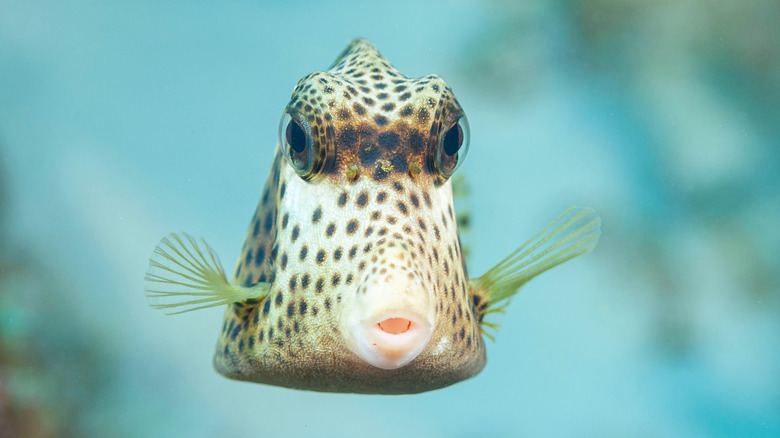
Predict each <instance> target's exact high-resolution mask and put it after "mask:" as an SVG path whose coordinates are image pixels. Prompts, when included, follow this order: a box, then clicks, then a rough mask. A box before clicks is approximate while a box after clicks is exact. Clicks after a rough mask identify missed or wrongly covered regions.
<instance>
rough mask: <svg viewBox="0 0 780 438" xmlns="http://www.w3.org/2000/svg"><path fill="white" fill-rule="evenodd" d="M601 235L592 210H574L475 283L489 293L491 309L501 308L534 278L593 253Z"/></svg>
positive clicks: (570, 209) (556, 220)
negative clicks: (504, 301) (503, 302)
mask: <svg viewBox="0 0 780 438" xmlns="http://www.w3.org/2000/svg"><path fill="white" fill-rule="evenodd" d="M600 235H601V218H600V217H599V215H598V214H597V213H596V212H595V211H594V210H593V209H592V208H581V207H571V208H569V209H568V210H566V211H565V212H564V213H563V214H562V215H560V216H559V217H558V218H557V219H555V220H554V221H552V223H550V225H547V227H545V228H544V229H543V230H542V231H541V232H539V234H537V235H536V236H534V237H533V238H531V240H529V241H528V242H526V243H524V244H523V245H522V246H521V247H520V248H518V249H517V250H515V251H514V252H513V253H512V254H510V255H509V257H507V258H505V259H504V260H502V261H501V262H500V263H498V264H497V265H496V266H495V267H493V268H492V269H490V270H489V271H487V272H486V273H485V274H484V275H483V276H481V277H479V278H477V279H475V280H473V283H472V284H473V286H474V287H475V288H477V289H479V290H484V291H485V292H486V293H487V295H488V296H489V297H490V308H491V309H495V308H501V306H497V304H499V303H501V302H502V301H503V300H506V299H508V298H510V297H512V296H513V295H514V294H515V293H517V291H518V290H519V289H520V287H521V286H523V285H524V284H525V283H527V282H528V281H529V280H531V279H532V278H534V277H536V276H537V275H539V274H541V273H542V272H544V271H546V270H548V269H550V268H552V267H555V266H558V265H560V264H561V263H563V262H565V261H567V260H570V259H572V258H574V257H577V256H578V255H582V254H585V253H586V252H588V251H590V250H592V249H593V248H594V247H595V246H596V244H597V243H598V240H599V236H600ZM488 312H490V310H488Z"/></svg>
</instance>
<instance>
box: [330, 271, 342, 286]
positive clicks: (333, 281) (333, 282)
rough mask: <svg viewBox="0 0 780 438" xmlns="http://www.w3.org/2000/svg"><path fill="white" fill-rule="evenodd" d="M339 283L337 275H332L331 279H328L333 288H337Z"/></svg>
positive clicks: (339, 277)
mask: <svg viewBox="0 0 780 438" xmlns="http://www.w3.org/2000/svg"><path fill="white" fill-rule="evenodd" d="M340 281H341V275H339V273H338V272H337V273H335V274H333V278H331V279H330V283H331V284H332V285H333V286H334V287H335V286H338V284H339V282H340Z"/></svg>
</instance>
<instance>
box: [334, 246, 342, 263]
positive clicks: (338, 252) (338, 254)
mask: <svg viewBox="0 0 780 438" xmlns="http://www.w3.org/2000/svg"><path fill="white" fill-rule="evenodd" d="M333 260H335V261H339V260H341V247H338V248H336V250H335V251H333Z"/></svg>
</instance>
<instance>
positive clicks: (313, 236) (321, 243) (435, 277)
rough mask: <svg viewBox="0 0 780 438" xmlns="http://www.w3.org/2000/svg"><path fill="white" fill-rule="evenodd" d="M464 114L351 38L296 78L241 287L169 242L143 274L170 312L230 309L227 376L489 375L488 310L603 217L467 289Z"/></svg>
mask: <svg viewBox="0 0 780 438" xmlns="http://www.w3.org/2000/svg"><path fill="white" fill-rule="evenodd" d="M468 141H469V127H468V122H467V120H466V116H465V112H464V111H463V108H462V107H461V105H460V104H459V102H458V101H457V99H456V98H455V96H454V94H453V93H452V90H451V89H450V87H449V86H447V84H446V83H445V82H444V81H443V80H442V79H441V78H440V77H439V76H436V75H429V76H425V77H422V78H409V77H406V76H404V75H403V74H402V73H400V72H399V71H398V70H396V69H395V68H393V67H392V66H391V65H390V64H389V63H388V62H387V60H385V59H384V58H383V57H382V56H381V55H380V54H379V52H378V51H377V50H376V48H375V47H374V46H373V45H372V44H371V43H370V42H368V41H366V40H363V39H356V40H354V41H352V42H351V43H350V44H349V45H348V46H347V48H346V49H345V50H344V52H343V53H342V54H341V55H340V56H339V57H338V58H337V59H336V61H335V62H334V63H333V65H332V66H331V67H330V68H329V69H328V70H327V71H318V72H314V73H311V74H309V75H307V76H305V77H304V78H302V79H301V80H300V81H299V82H298V84H297V86H296V88H295V90H294V91H293V94H292V97H291V99H290V101H289V103H288V104H287V106H286V107H285V109H284V111H283V117H282V121H281V124H280V128H279V141H278V144H277V147H276V150H275V158H274V161H273V164H272V167H271V172H270V174H269V176H268V179H267V181H266V185H265V188H264V190H263V192H262V195H261V199H260V203H259V205H258V207H257V210H256V211H255V214H254V217H253V219H252V221H251V223H250V226H249V229H248V232H247V236H246V239H245V241H244V245H243V248H242V251H241V255H240V257H239V260H238V262H237V265H236V268H235V274H234V276H233V279H232V281H230V282H228V281H227V279H226V278H225V277H226V276H225V274H224V272H223V271H222V268H221V266H220V264H219V260H218V258H217V257H216V255H215V254H214V253H213V251H212V250H211V249H210V248H209V247H208V245H207V244H205V242H202V241H197V240H195V239H192V238H191V237H189V236H187V235H171V236H169V237H167V238H164V239H163V240H162V241H161V242H160V243H159V244H158V246H157V248H156V249H155V253H154V254H153V256H152V259H151V260H150V269H149V271H148V272H147V276H146V280H147V296H149V297H150V299H151V300H152V302H151V304H152V305H153V306H155V307H161V308H174V309H176V308H184V309H185V310H192V309H193V308H199V307H208V306H211V305H223V304H227V306H226V309H225V313H224V320H223V324H222V330H221V333H220V336H219V339H218V342H217V347H216V351H215V355H214V366H215V368H216V370H217V371H218V372H219V373H221V374H223V375H225V376H227V377H230V378H234V379H240V380H248V381H253V382H260V383H266V384H272V385H279V386H285V387H290V388H297V389H307V390H315V391H329V392H357V393H385V394H402V393H417V392H423V391H428V390H432V389H437V388H441V387H445V386H448V385H451V384H453V383H456V382H459V381H461V380H464V379H466V378H468V377H470V376H473V375H474V374H476V373H478V372H479V371H480V370H481V369H482V368H483V367H484V365H485V361H486V355H485V343H484V340H483V331H484V329H485V327H486V325H489V323H487V322H486V321H484V318H485V316H486V314H487V313H489V312H491V311H496V310H499V309H500V308H501V305H502V304H501V303H505V302H506V300H507V299H508V298H510V297H511V296H512V295H513V294H514V293H516V292H517V290H518V289H519V287H520V286H522V285H523V284H524V283H525V282H527V281H528V280H530V278H532V277H533V276H535V275H537V274H538V273H540V272H543V271H544V270H546V269H549V268H550V267H553V266H555V265H557V264H559V263H562V262H563V261H565V260H568V259H570V258H572V257H575V256H577V255H580V254H582V253H584V252H587V251H589V250H590V249H592V248H593V246H595V244H596V241H597V239H598V234H599V227H600V219H599V218H598V216H597V215H596V214H595V212H593V211H592V210H590V209H578V208H573V209H570V210H569V211H567V212H566V213H564V215H562V216H561V217H560V218H558V219H557V220H556V221H555V222H554V223H553V224H551V226H550V227H548V228H547V229H545V230H544V231H543V232H542V233H540V234H539V235H537V236H536V237H535V238H534V239H532V240H531V241H529V242H528V243H527V244H526V245H524V246H523V247H521V248H520V249H518V251H516V252H515V253H513V254H512V255H510V257H508V258H506V259H504V261H502V262H501V263H499V264H498V265H497V266H496V267H495V268H493V269H491V270H490V271H488V273H486V274H485V275H483V276H482V277H479V278H476V279H470V278H469V276H468V274H467V271H466V266H465V257H464V255H463V250H462V247H461V244H460V240H459V236H458V226H457V220H456V215H455V208H454V205H453V195H452V182H451V176H452V175H453V173H454V172H455V170H456V169H457V168H458V166H459V165H460V164H461V163H462V162H463V159H464V158H465V155H466V152H467V151H468Z"/></svg>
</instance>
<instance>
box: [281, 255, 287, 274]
mask: <svg viewBox="0 0 780 438" xmlns="http://www.w3.org/2000/svg"><path fill="white" fill-rule="evenodd" d="M281 268H282V271H284V270H285V268H287V253H284V254H282V265H281Z"/></svg>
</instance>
